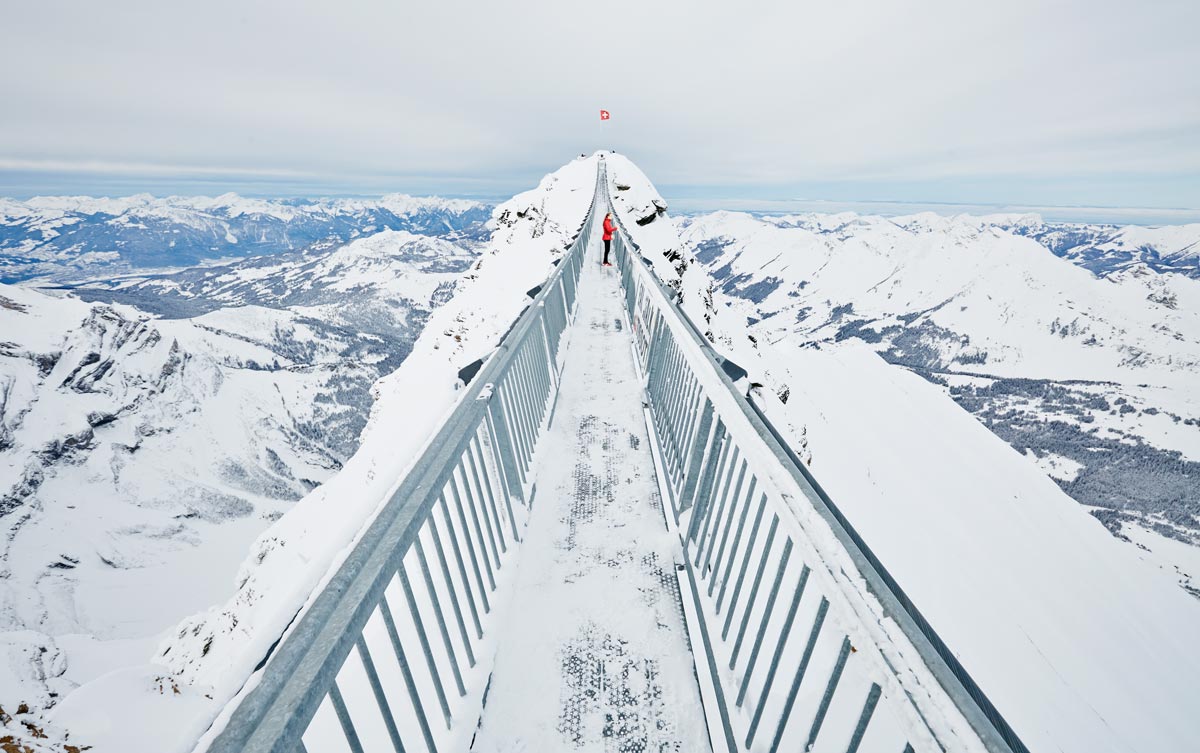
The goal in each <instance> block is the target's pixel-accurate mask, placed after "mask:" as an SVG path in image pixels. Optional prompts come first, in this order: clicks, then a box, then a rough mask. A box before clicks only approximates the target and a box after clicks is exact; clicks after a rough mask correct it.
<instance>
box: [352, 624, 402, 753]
mask: <svg viewBox="0 0 1200 753" xmlns="http://www.w3.org/2000/svg"><path fill="white" fill-rule="evenodd" d="M355 645H356V646H357V647H358V657H359V658H360V659H361V660H362V663H363V669H364V670H365V671H366V673H367V682H368V683H370V685H371V692H372V693H373V694H374V695H375V704H376V705H377V706H379V713H380V714H381V715H382V716H383V725H384V726H385V727H387V732H388V737H389V738H390V739H391V741H392V749H393V750H395V751H396V753H404V743H403V742H401V740H400V730H399V729H397V728H396V718H395V717H394V716H393V715H392V707H391V706H390V705H389V704H388V700H387V695H386V694H385V693H384V692H383V684H382V683H380V682H379V673H378V672H376V671H375V662H373V661H372V660H371V652H370V651H369V650H368V649H367V641H366V640H365V639H364V638H363V637H362V635H361V634H360V635H359V636H358V640H357V641H355Z"/></svg>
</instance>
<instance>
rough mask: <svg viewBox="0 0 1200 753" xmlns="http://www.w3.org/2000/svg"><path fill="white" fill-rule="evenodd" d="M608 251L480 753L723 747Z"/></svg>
mask: <svg viewBox="0 0 1200 753" xmlns="http://www.w3.org/2000/svg"><path fill="white" fill-rule="evenodd" d="M596 224H597V225H599V223H598V222H597V223H596ZM597 230H598V228H597ZM601 254H602V243H601V241H600V240H599V234H598V233H597V234H595V235H594V236H593V237H592V239H591V242H590V243H589V247H588V249H587V256H586V260H585V263H584V267H583V271H582V279H581V280H580V285H579V290H580V293H579V295H580V298H579V308H578V311H577V313H576V319H575V321H574V323H573V324H572V325H571V329H570V337H569V341H568V344H567V348H568V351H567V353H566V360H565V363H566V367H565V369H564V371H563V374H562V383H561V386H560V390H561V391H560V393H559V397H558V404H557V407H556V409H555V414H554V418H553V422H552V424H551V427H550V429H549V433H548V435H547V436H546V437H545V438H544V439H543V440H542V441H543V449H542V450H541V451H540V453H541V454H540V457H539V459H538V463H537V475H536V485H537V493H536V497H535V498H534V500H533V511H532V514H531V519H530V522H529V528H528V530H527V532H526V536H525V543H524V544H523V545H522V546H523V549H522V554H521V562H520V565H519V568H520V569H519V571H518V573H517V574H516V582H515V587H514V591H513V597H512V603H511V604H510V605H509V607H508V615H507V619H506V625H505V626H504V628H503V633H502V634H500V635H499V639H498V645H499V647H500V648H499V652H498V654H497V657H496V664H495V671H494V673H493V676H492V680H491V686H490V688H489V691H488V695H487V699H486V703H485V707H484V713H483V717H482V719H481V721H480V727H479V730H478V732H477V735H476V738H475V743H474V745H473V747H472V750H474V751H482V752H483V753H515V752H516V751H530V752H532V751H550V750H575V751H622V752H624V751H655V752H658V751H687V752H688V753H692V752H693V751H707V750H709V741H708V734H707V731H706V727H705V722H704V712H703V710H702V708H701V703H700V695H699V690H698V687H697V684H696V676H695V669H694V663H693V657H692V653H691V649H690V647H689V643H688V637H687V633H686V630H685V626H684V617H683V612H682V606H681V601H680V593H679V587H678V582H677V580H676V576H675V571H674V569H675V568H674V558H675V556H676V555H675V553H676V552H678V551H679V543H678V540H676V539H674V538H673V536H672V534H670V533H668V531H667V529H666V527H665V525H664V519H663V512H662V506H661V502H660V498H659V492H658V487H657V481H656V478H655V471H654V463H653V459H652V457H651V453H650V441H649V439H648V437H647V433H646V426H645V421H644V419H643V414H642V388H641V384H640V382H639V379H638V376H637V373H636V371H635V366H634V360H633V354H632V351H631V347H630V346H631V336H630V333H629V331H628V327H627V325H626V323H625V319H624V316H623V314H622V299H621V289H620V283H619V277H618V273H617V271H616V268H615V267H612V268H606V267H602V266H601V265H600V256H601Z"/></svg>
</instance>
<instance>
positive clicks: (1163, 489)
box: [681, 212, 1200, 588]
mask: <svg viewBox="0 0 1200 753" xmlns="http://www.w3.org/2000/svg"><path fill="white" fill-rule="evenodd" d="M681 233H682V236H683V239H684V240H683V243H684V244H685V246H687V247H688V248H690V249H693V250H694V252H695V255H696V257H697V259H698V261H699V263H700V264H702V265H703V266H704V267H705V268H706V269H707V270H708V272H709V274H710V275H711V277H712V280H713V289H714V293H715V294H716V295H717V296H718V297H719V298H721V299H722V303H721V305H720V306H719V307H718V308H721V309H724V312H723V313H724V315H726V316H729V315H730V314H732V315H733V318H735V319H736V320H738V324H739V325H740V326H741V327H743V328H745V334H741V333H739V334H738V335H737V336H736V337H733V338H731V339H732V341H734V342H732V343H731V344H741V343H744V342H747V341H753V342H757V343H758V345H759V348H760V350H771V351H778V350H788V349H796V348H803V347H808V346H811V345H813V344H816V343H826V344H828V343H835V342H843V341H852V340H853V341H862V342H866V343H869V344H871V346H872V347H873V348H874V349H875V350H876V351H878V352H879V353H880V354H882V355H883V356H884V357H885V358H886V359H887V360H888V361H890V362H892V363H895V364H899V365H903V366H905V367H907V368H910V369H913V370H915V371H917V372H918V373H920V374H922V375H924V376H925V377H926V378H928V379H930V380H931V381H934V382H936V383H938V384H940V385H942V387H943V389H944V390H945V391H946V392H947V393H948V394H950V395H951V396H953V397H954V398H955V399H956V400H957V401H959V402H960V403H961V404H962V405H963V406H964V407H966V408H968V409H969V410H971V411H972V412H973V413H975V414H976V416H977V417H978V418H979V419H980V420H982V421H984V422H985V423H986V424H987V425H988V426H989V428H991V429H992V430H993V431H994V432H995V433H996V434H998V435H999V436H1000V437H1002V438H1004V439H1005V440H1007V441H1009V442H1010V443H1011V444H1012V445H1013V446H1014V447H1015V448H1016V449H1017V450H1019V451H1021V452H1023V453H1026V454H1027V455H1028V456H1029V459H1030V461H1031V462H1035V463H1037V464H1039V465H1040V466H1042V467H1043V469H1045V470H1046V471H1047V472H1048V473H1049V474H1050V475H1051V476H1053V477H1054V478H1056V479H1057V480H1058V481H1059V483H1060V484H1061V485H1062V486H1063V487H1064V489H1066V490H1067V491H1068V492H1069V493H1070V494H1071V495H1072V496H1074V497H1075V498H1076V499H1077V500H1078V501H1080V502H1082V503H1084V504H1087V505H1091V506H1094V507H1097V508H1102V509H1100V510H1097V511H1096V515H1097V517H1100V518H1101V519H1102V520H1104V522H1105V523H1106V525H1108V526H1109V527H1110V528H1111V529H1112V530H1113V531H1114V532H1115V533H1117V534H1119V535H1121V536H1126V537H1128V536H1129V535H1130V532H1122V527H1123V526H1126V527H1128V526H1134V527H1135V528H1136V529H1149V530H1153V531H1157V532H1158V533H1159V534H1160V535H1162V536H1166V537H1168V538H1170V539H1173V540H1174V541H1172V542H1163V546H1162V547H1160V548H1161V549H1162V550H1163V551H1169V550H1171V551H1173V550H1175V547H1174V546H1173V544H1174V543H1175V542H1178V541H1183V542H1192V543H1196V542H1197V541H1200V485H1198V484H1197V483H1196V480H1195V479H1196V478H1197V475H1198V474H1200V397H1198V395H1200V390H1197V387H1198V386H1200V377H1198V376H1197V374H1200V281H1198V280H1194V279H1190V278H1188V277H1186V276H1184V275H1180V274H1175V273H1157V272H1155V271H1154V270H1153V269H1152V268H1150V267H1149V266H1147V265H1136V266H1132V267H1128V268H1126V269H1124V270H1123V271H1120V272H1113V273H1110V274H1109V275H1107V276H1106V277H1103V278H1097V277H1096V276H1095V275H1093V274H1092V273H1090V272H1088V271H1087V270H1085V269H1083V268H1081V267H1079V266H1077V265H1075V264H1072V263H1068V262H1067V261H1065V260H1063V259H1061V258H1058V257H1056V256H1054V255H1052V254H1049V253H1047V252H1046V250H1045V249H1044V248H1042V247H1041V246H1040V245H1039V244H1037V243H1035V242H1033V241H1032V240H1030V239H1029V238H1026V237H1023V236H1020V235H1016V234H1014V233H1012V232H1010V231H1008V230H1005V229H1003V228H1001V227H997V226H996V225H994V224H991V222H990V221H985V220H980V219H979V218H972V217H965V216H963V217H954V218H946V217H939V216H936V215H931V214H923V215H915V216H912V217H900V218H893V219H885V218H880V217H869V216H859V215H852V214H842V215H803V216H793V217H782V218H779V217H755V216H751V215H746V214H736V213H723V212H722V213H714V214H709V215H703V216H699V217H695V218H690V219H688V220H685V221H684V222H683V223H682V227H681ZM747 335H748V337H747ZM738 341H740V343H739V342H738ZM765 369H766V371H765V372H764V373H762V374H760V375H759V376H758V378H759V381H762V382H764V383H765V384H767V385H768V386H769V387H770V389H771V390H772V391H774V392H775V393H776V394H779V395H781V396H782V395H786V394H787V393H788V391H789V390H790V389H792V388H793V387H794V386H795V383H794V380H793V379H789V378H788V377H785V376H784V375H783V373H782V372H781V370H780V369H778V368H775V367H774V366H773V365H771V364H767V365H766V366H765ZM1151 548H1155V547H1153V546H1152V547H1151ZM1177 565H1179V566H1181V567H1182V565H1183V562H1181V561H1177V560H1176V559H1170V560H1168V561H1166V566H1167V567H1169V568H1170V569H1172V570H1174V569H1175V568H1176V566H1177ZM1177 574H1178V577H1179V579H1180V581H1181V583H1183V584H1184V585H1185V587H1188V588H1195V587H1196V585H1195V580H1194V579H1195V578H1196V577H1198V576H1200V573H1196V572H1194V571H1193V570H1192V568H1190V567H1186V568H1183V569H1182V570H1181V571H1180V572H1178V573H1177Z"/></svg>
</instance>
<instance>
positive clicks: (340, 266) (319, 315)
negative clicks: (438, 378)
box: [0, 231, 476, 708]
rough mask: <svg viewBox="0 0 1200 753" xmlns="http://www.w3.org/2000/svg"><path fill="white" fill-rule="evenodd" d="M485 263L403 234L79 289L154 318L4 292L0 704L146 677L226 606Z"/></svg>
mask: <svg viewBox="0 0 1200 753" xmlns="http://www.w3.org/2000/svg"><path fill="white" fill-rule="evenodd" d="M475 258H476V256H475V253H474V251H473V244H467V245H465V246H464V245H455V244H451V243H449V242H447V241H445V240H443V239H440V238H432V237H425V236H418V235H413V234H411V233H409V232H407V231H383V232H381V233H377V234H374V235H372V236H369V237H366V238H362V239H359V240H357V241H354V242H352V243H350V244H348V245H346V246H344V247H342V248H338V249H334V250H326V251H324V252H315V251H314V252H310V253H308V254H304V255H299V256H284V257H270V258H266V259H256V260H250V261H246V262H240V263H236V264H231V265H227V266H224V267H210V268H205V269H202V270H190V271H187V272H184V273H181V274H179V275H174V276H167V277H157V278H153V279H151V280H124V281H121V282H120V283H112V284H109V285H99V284H97V285H96V286H95V287H93V288H91V289H89V290H77V292H80V293H86V294H89V297H92V298H100V297H104V298H106V299H109V300H111V301H125V302H133V303H137V304H145V307H144V308H133V307H131V306H128V305H125V303H115V302H113V303H104V304H101V303H86V302H83V301H81V300H79V299H77V298H75V297H68V296H65V295H62V294H57V295H54V296H51V295H47V294H45V293H42V292H38V291H36V290H33V289H30V288H27V287H19V286H7V285H2V284H0V530H2V531H3V532H4V538H3V540H2V541H0V562H3V567H4V574H5V578H4V579H3V580H0V651H2V652H3V653H2V656H0V705H3V706H6V707H10V708H15V706H16V704H17V703H18V702H28V703H31V704H34V706H35V708H36V707H45V706H48V705H51V704H53V703H55V702H56V701H57V699H58V698H60V697H61V696H63V695H64V694H65V693H67V692H69V691H70V690H71V689H72V688H74V687H75V686H77V685H79V684H80V683H86V682H88V681H90V680H92V679H94V678H96V677H98V676H100V675H101V674H103V673H105V672H107V671H109V670H112V669H115V668H118V667H122V666H127V665H132V664H139V663H144V662H145V661H146V659H147V657H149V656H150V655H152V653H153V652H154V650H155V648H156V646H157V644H158V642H159V641H160V640H161V637H162V633H163V631H164V630H165V629H166V628H168V627H170V626H172V625H174V624H175V623H176V622H178V620H180V619H181V618H182V617H184V616H185V615H187V614H190V613H193V612H196V611H198V610H200V609H203V608H205V607H206V606H208V605H209V604H211V603H213V602H215V601H218V600H221V599H223V598H225V597H226V596H227V595H228V594H229V593H230V590H231V587H232V586H231V584H232V582H233V579H234V576H235V573H236V569H237V565H238V563H239V562H240V561H241V559H242V558H243V556H244V553H245V551H246V549H247V548H248V547H249V545H250V544H251V542H252V541H253V540H254V539H255V537H256V536H258V535H259V534H260V533H261V532H262V531H263V530H264V529H265V528H267V527H268V526H269V525H270V524H271V522H272V521H274V520H276V519H277V518H278V517H279V516H280V515H282V514H283V512H284V511H286V510H287V509H289V508H290V507H291V506H292V504H293V503H294V502H295V500H297V499H298V498H300V497H302V496H303V495H304V494H306V493H307V492H308V491H310V490H311V489H312V488H314V487H315V486H316V485H318V484H319V483H321V482H322V481H324V480H325V479H327V478H328V477H329V476H330V475H331V474H332V473H333V472H335V471H336V470H337V469H338V468H340V467H341V465H342V463H344V462H345V460H346V459H347V458H349V457H350V456H351V455H352V454H353V453H354V451H355V449H356V448H357V447H358V442H359V434H360V432H361V430H362V428H363V426H364V425H365V423H366V419H367V414H368V412H369V407H370V402H371V397H370V390H371V387H372V385H373V383H374V382H375V380H376V379H378V378H379V377H380V376H381V375H383V374H386V373H389V372H391V371H392V370H394V369H395V368H396V366H397V365H398V364H400V363H401V362H402V361H403V360H404V358H405V357H406V356H407V355H408V353H409V351H410V350H411V347H412V343H413V341H414V340H415V338H416V337H417V335H418V334H419V333H420V331H421V330H422V328H423V327H424V325H425V322H426V320H427V319H428V317H429V314H430V311H431V310H433V309H434V308H436V307H437V306H438V305H440V304H441V303H442V302H444V301H445V300H446V299H447V298H448V297H449V296H450V294H451V293H452V291H453V289H454V287H455V285H456V284H457V283H458V280H459V278H460V277H461V276H462V274H463V272H464V271H465V270H466V269H467V267H468V266H469V265H470V264H471V263H472V262H473V261H474V260H475ZM145 308H153V309H156V310H157V312H158V313H161V314H165V315H168V316H171V317H172V318H155V317H153V316H152V315H151V314H148V313H147V312H146V310H145ZM184 314H195V315H194V316H185V315H184Z"/></svg>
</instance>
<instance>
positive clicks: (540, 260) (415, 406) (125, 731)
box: [52, 158, 596, 753]
mask: <svg viewBox="0 0 1200 753" xmlns="http://www.w3.org/2000/svg"><path fill="white" fill-rule="evenodd" d="M595 176H596V160H595V158H580V159H578V160H575V161H573V162H571V163H570V164H568V165H566V166H564V167H563V168H561V169H560V170H558V171H556V172H555V173H552V174H550V175H548V176H546V177H545V178H544V179H543V180H542V181H541V183H540V184H539V185H538V187H537V188H536V189H534V190H531V191H528V192H526V193H523V194H520V195H518V196H516V197H514V198H513V199H511V200H509V201H508V202H505V203H504V204H502V205H500V206H499V207H497V208H496V209H495V211H494V214H493V218H492V220H491V222H490V228H491V229H492V231H493V233H492V240H491V242H490V244H489V246H488V247H487V248H486V249H485V250H484V252H483V253H482V254H481V255H480V256H479V257H478V260H477V261H476V262H475V263H474V264H473V265H472V267H471V268H470V270H469V271H468V272H467V274H465V275H464V276H463V277H462V278H461V280H460V281H459V283H458V286H457V289H456V291H455V293H454V297H453V298H452V299H451V300H450V301H448V302H447V303H445V304H444V305H442V307H441V308H439V309H437V310H436V311H435V312H434V314H433V315H432V317H431V319H430V320H429V321H428V323H427V324H426V326H425V328H424V331H423V333H422V334H421V336H420V337H419V338H418V340H417V341H416V343H415V344H414V347H413V351H412V353H411V354H410V355H409V357H408V358H407V360H405V362H404V364H403V365H402V366H401V367H400V368H399V369H398V370H396V371H395V372H394V373H392V374H391V375H390V376H387V377H385V378H383V379H381V380H379V381H378V382H377V383H376V385H375V388H374V396H375V403H374V406H373V408H372V410H371V416H370V419H369V420H368V423H367V426H366V428H365V429H364V430H363V434H362V437H361V445H360V447H359V450H358V452H357V453H355V454H354V456H353V457H351V458H350V459H349V461H348V462H346V464H345V466H344V467H343V468H342V470H341V471H340V472H338V473H337V474H336V475H335V476H333V477H332V478H331V479H330V480H329V481H327V482H326V483H325V484H323V485H322V486H320V487H318V488H317V489H315V490H314V491H313V492H312V493H310V494H309V495H308V496H306V497H305V498H304V499H302V500H301V501H300V502H298V503H297V504H296V505H295V507H293V508H292V509H291V510H289V511H288V512H287V513H286V514H284V515H283V517H281V518H280V519H279V520H278V521H277V522H276V523H274V524H273V525H272V526H271V527H270V528H269V529H268V530H267V531H266V532H265V533H264V534H262V535H261V536H259V537H258V539H257V541H256V542H255V543H254V545H253V546H252V547H251V551H250V553H249V556H248V557H247V558H246V560H245V562H244V563H243V565H242V567H241V569H240V571H239V572H238V573H237V577H236V579H235V581H234V582H233V583H231V584H230V585H231V586H232V587H234V588H236V592H235V594H234V596H233V597H232V598H230V599H229V600H228V601H226V602H225V603H224V604H219V605H217V606H214V607H212V608H211V609H209V610H208V611H206V612H204V613H202V614H198V615H196V616H195V617H192V618H189V619H188V620H185V621H184V623H183V624H181V625H179V626H178V627H177V628H175V629H173V630H171V631H169V633H168V635H167V638H166V639H165V640H164V642H163V643H162V645H161V646H160V647H159V650H158V652H157V656H156V657H150V656H147V657H146V659H147V660H150V659H151V658H153V662H152V663H149V664H145V665H142V666H138V667H133V668H129V669H125V670H121V671H117V672H114V673H112V674H109V675H106V676H103V677H101V678H99V679H97V680H95V681H93V682H90V683H87V684H85V685H83V686H82V687H80V688H78V689H76V690H75V691H74V692H73V693H71V694H70V695H69V696H67V698H66V699H65V700H63V702H62V703H61V704H60V705H59V706H58V708H56V709H55V711H54V713H53V715H52V721H53V722H54V724H55V725H57V726H58V727H60V728H65V729H67V730H70V732H71V734H72V736H73V738H74V739H76V740H79V741H83V742H86V743H87V744H89V745H94V746H95V748H94V750H95V751H97V753H105V751H117V750H120V751H147V752H148V753H149V752H151V751H152V752H153V753H167V752H169V751H185V750H190V749H191V747H192V745H193V744H194V743H195V741H196V739H197V737H198V736H199V735H200V733H202V732H203V731H204V730H205V729H206V728H208V727H209V725H210V724H211V723H212V721H213V719H214V718H215V717H216V715H217V713H218V712H219V711H220V709H221V708H222V707H223V706H225V704H226V703H227V702H228V701H229V700H230V699H231V698H233V697H234V695H235V694H236V693H237V692H238V691H239V689H241V688H242V686H243V684H244V683H245V682H246V680H247V679H248V678H249V677H250V675H251V673H252V672H253V669H254V667H255V666H256V665H257V664H258V663H259V661H261V659H262V658H263V656H265V655H266V653H267V651H268V649H269V647H270V646H271V645H272V644H273V643H274V642H275V640H276V639H278V638H279V636H280V635H281V634H282V633H283V631H284V630H285V628H286V627H287V625H288V624H289V622H291V620H292V619H293V618H294V617H295V616H296V614H297V611H298V610H300V609H301V608H302V607H303V606H304V605H305V603H306V602H307V601H308V600H309V598H310V597H311V596H312V595H313V594H314V592H315V591H317V590H318V588H319V585H320V583H321V582H322V581H323V580H325V579H326V578H327V577H328V576H329V575H331V574H332V571H333V570H334V569H335V568H336V567H337V565H338V564H339V563H340V562H341V561H342V560H343V559H344V557H345V556H346V554H347V553H348V552H349V549H350V548H351V546H352V544H353V542H354V541H355V539H356V537H357V536H358V535H359V534H360V533H361V532H362V530H364V529H365V527H366V526H367V525H369V523H370V521H371V520H372V519H373V517H374V515H375V514H376V512H377V511H378V510H379V509H380V507H381V505H382V503H384V502H385V501H386V500H387V499H388V498H389V495H390V492H391V490H392V489H393V488H394V487H395V486H396V484H397V483H398V482H399V481H400V480H401V478H402V477H403V475H404V473H405V471H406V470H407V467H408V465H409V464H410V463H411V462H412V461H413V460H414V459H415V458H416V456H417V454H418V453H419V451H420V450H421V448H422V447H423V446H424V444H425V443H426V442H427V440H428V439H429V437H430V435H431V432H432V431H433V429H435V428H436V426H437V425H438V424H439V423H440V421H441V420H442V418H443V417H444V416H445V415H447V414H448V413H449V411H450V410H451V409H452V408H453V406H454V404H455V401H456V399H457V397H458V395H459V394H460V393H459V392H458V385H459V381H458V371H459V370H460V369H461V368H463V367H464V366H467V365H468V364H470V363H471V362H472V361H475V360H476V359H479V358H485V357H487V356H488V355H489V354H490V353H491V352H492V350H493V349H494V348H495V346H496V344H497V343H498V341H499V339H500V337H501V336H502V335H503V333H504V332H505V331H506V330H507V328H508V327H509V325H510V323H511V322H512V321H513V320H515V319H516V317H517V316H518V315H519V314H520V312H521V311H522V310H523V309H524V308H525V307H526V305H527V304H528V302H529V299H528V298H527V296H526V291H527V290H529V289H530V288H532V287H534V286H535V285H537V284H538V283H540V282H541V281H542V280H543V279H545V277H546V276H547V275H548V274H549V272H550V270H551V269H552V268H553V267H552V263H553V262H554V261H555V260H556V259H558V258H560V257H561V255H562V253H563V252H564V251H565V250H566V249H567V248H568V247H569V244H570V241H571V239H572V237H573V236H574V234H575V232H576V231H577V230H578V229H579V226H580V224H581V223H582V221H583V219H584V217H585V215H586V213H587V209H588V206H589V204H590V202H591V200H592V195H593V189H594V186H595ZM160 677H165V678H167V681H168V683H173V684H174V685H175V686H177V687H178V688H179V692H178V693H176V692H174V691H173V690H172V691H170V692H165V693H163V692H160V691H159V690H158V688H159V686H160V685H161V683H160V682H159V680H158V678H160ZM151 720H168V721H164V722H163V723H162V724H153V725H151V724H150V721H151Z"/></svg>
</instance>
